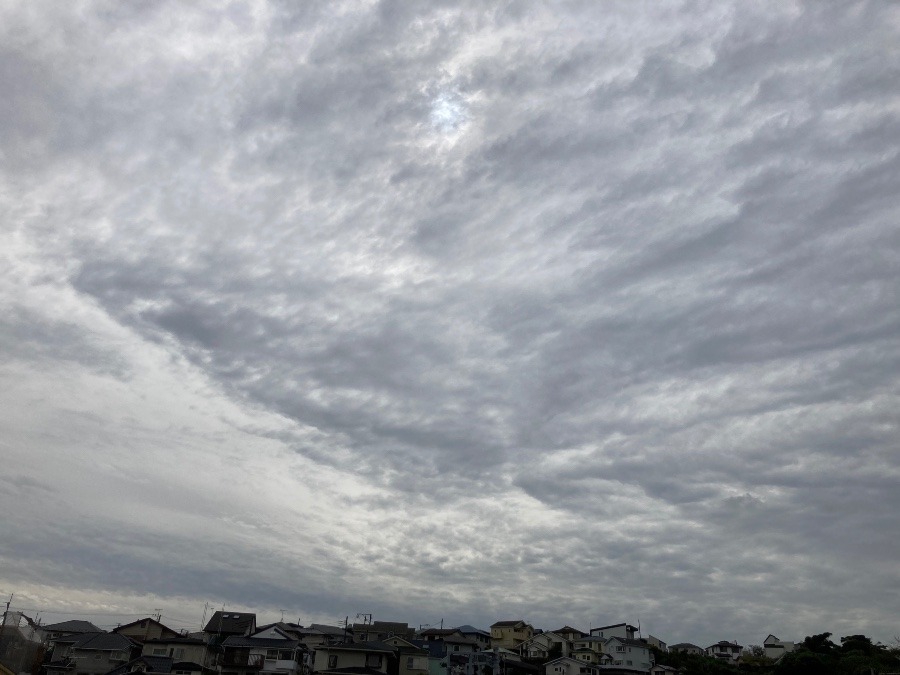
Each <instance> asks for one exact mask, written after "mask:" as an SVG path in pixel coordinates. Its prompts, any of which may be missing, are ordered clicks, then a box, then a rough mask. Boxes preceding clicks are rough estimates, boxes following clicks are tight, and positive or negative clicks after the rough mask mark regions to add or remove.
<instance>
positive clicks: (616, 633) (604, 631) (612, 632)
mask: <svg viewBox="0 0 900 675" xmlns="http://www.w3.org/2000/svg"><path fill="white" fill-rule="evenodd" d="M636 632H637V628H635V627H634V626H632V625H631V624H630V623H614V624H612V625H609V626H599V627H597V628H591V635H596V636H597V637H602V638H611V637H620V638H624V639H626V640H634V634H635V633H636Z"/></svg>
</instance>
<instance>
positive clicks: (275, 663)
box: [217, 627, 306, 675]
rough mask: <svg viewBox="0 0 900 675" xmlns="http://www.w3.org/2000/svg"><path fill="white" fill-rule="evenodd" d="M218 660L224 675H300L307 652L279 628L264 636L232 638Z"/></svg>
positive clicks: (263, 632)
mask: <svg viewBox="0 0 900 675" xmlns="http://www.w3.org/2000/svg"><path fill="white" fill-rule="evenodd" d="M221 650H222V651H221V653H220V654H219V659H218V664H217V665H218V671H219V673H221V675H257V674H266V673H272V674H275V675H297V673H298V672H299V671H300V664H301V663H302V660H303V654H304V653H305V651H306V650H305V649H303V648H301V647H300V642H299V641H298V640H296V639H294V638H292V637H290V636H289V635H288V634H287V633H286V632H285V631H283V630H282V629H280V628H277V627H270V628H269V629H267V630H264V631H262V632H261V634H260V635H250V636H240V635H230V636H229V637H227V638H225V639H224V640H223V641H222V645H221Z"/></svg>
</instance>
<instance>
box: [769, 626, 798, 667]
mask: <svg viewBox="0 0 900 675" xmlns="http://www.w3.org/2000/svg"><path fill="white" fill-rule="evenodd" d="M763 649H765V650H766V656H767V657H768V658H770V659H774V660H776V661H777V660H778V659H780V658H781V657H782V656H784V655H785V654H788V653H789V652H792V651H794V649H796V646H795V645H794V643H793V642H788V641H786V640H779V639H778V638H777V637H775V636H774V635H772V634H771V633H770V634H769V637H767V638H766V639H765V640H764V641H763Z"/></svg>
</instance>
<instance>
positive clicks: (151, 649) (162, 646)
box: [142, 636, 214, 667]
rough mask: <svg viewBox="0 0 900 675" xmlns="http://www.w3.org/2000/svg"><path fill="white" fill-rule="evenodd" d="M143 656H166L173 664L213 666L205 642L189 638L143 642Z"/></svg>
mask: <svg viewBox="0 0 900 675" xmlns="http://www.w3.org/2000/svg"><path fill="white" fill-rule="evenodd" d="M142 655H143V656H167V657H169V658H172V659H173V660H174V662H176V663H177V662H189V663H196V664H198V665H199V666H204V667H209V666H212V665H214V659H213V653H212V651H211V650H210V648H209V644H208V643H207V642H206V640H203V639H201V638H191V637H181V636H179V637H175V638H158V639H155V640H147V641H146V642H144V649H143V652H142Z"/></svg>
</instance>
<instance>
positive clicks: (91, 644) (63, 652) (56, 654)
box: [44, 632, 141, 675]
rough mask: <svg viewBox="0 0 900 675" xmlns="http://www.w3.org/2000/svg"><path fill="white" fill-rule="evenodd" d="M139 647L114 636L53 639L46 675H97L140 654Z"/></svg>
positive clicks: (73, 636)
mask: <svg viewBox="0 0 900 675" xmlns="http://www.w3.org/2000/svg"><path fill="white" fill-rule="evenodd" d="M140 650H141V646H140V645H139V644H138V643H136V642H135V641H134V640H132V639H131V638H129V637H128V636H126V635H119V634H118V633H103V632H99V633H83V634H81V635H65V636H60V637H58V638H56V639H55V641H54V645H53V651H52V653H51V655H50V662H49V663H47V664H45V666H44V668H45V671H46V673H47V675H68V674H71V675H101V674H103V673H108V672H109V671H110V670H113V669H114V668H116V667H118V666H120V665H122V664H123V663H128V662H129V661H131V660H132V659H133V658H135V657H137V656H138V655H139V654H140Z"/></svg>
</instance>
